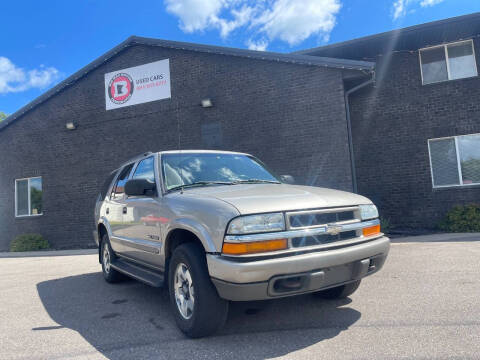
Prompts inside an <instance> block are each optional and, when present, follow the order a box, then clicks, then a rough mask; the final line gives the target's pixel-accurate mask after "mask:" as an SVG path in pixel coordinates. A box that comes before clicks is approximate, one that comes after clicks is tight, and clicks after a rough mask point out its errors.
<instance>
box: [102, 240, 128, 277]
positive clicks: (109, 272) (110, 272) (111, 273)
mask: <svg viewBox="0 0 480 360" xmlns="http://www.w3.org/2000/svg"><path fill="white" fill-rule="evenodd" d="M105 247H107V250H108V254H109V258H110V260H109V261H110V264H111V262H112V261H114V260H115V258H116V255H115V253H114V252H113V249H112V247H111V246H110V240H109V239H108V235H107V234H105V235H103V237H102V242H101V243H100V261H101V263H102V273H103V277H104V279H105V280H106V281H107V282H109V283H116V282H119V281H121V280H123V279H124V277H123V275H122V274H121V273H119V272H118V271H117V270H115V269H114V268H112V267H111V265H110V266H107V264H106V262H105V261H104V254H105Z"/></svg>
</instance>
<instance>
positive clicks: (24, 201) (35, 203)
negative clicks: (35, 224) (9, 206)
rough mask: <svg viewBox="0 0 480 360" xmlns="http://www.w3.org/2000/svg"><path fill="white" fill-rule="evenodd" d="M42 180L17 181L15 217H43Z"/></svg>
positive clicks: (35, 178) (39, 178)
mask: <svg viewBox="0 0 480 360" xmlns="http://www.w3.org/2000/svg"><path fill="white" fill-rule="evenodd" d="M42 197H43V191H42V178H41V177H34V178H28V179H19V180H15V215H16V216H17V217H21V216H37V215H42Z"/></svg>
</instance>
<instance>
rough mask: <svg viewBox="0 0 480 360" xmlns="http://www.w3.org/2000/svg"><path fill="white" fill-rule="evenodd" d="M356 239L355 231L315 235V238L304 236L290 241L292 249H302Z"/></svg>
mask: <svg viewBox="0 0 480 360" xmlns="http://www.w3.org/2000/svg"><path fill="white" fill-rule="evenodd" d="M355 237H357V232H356V231H345V232H341V233H340V234H338V235H330V234H324V235H316V236H304V237H298V238H293V239H292V247H294V248H298V247H304V246H315V245H323V244H330V243H333V242H336V241H340V240H348V239H353V238H355Z"/></svg>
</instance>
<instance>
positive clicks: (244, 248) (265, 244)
mask: <svg viewBox="0 0 480 360" xmlns="http://www.w3.org/2000/svg"><path fill="white" fill-rule="evenodd" d="M286 248H287V239H277V240H268V241H255V242H244V243H223V249H222V252H223V253H224V254H227V255H245V254H256V253H262V252H269V251H277V250H284V249H286Z"/></svg>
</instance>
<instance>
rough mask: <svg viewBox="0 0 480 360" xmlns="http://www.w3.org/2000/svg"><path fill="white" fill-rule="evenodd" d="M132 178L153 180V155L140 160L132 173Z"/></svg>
mask: <svg viewBox="0 0 480 360" xmlns="http://www.w3.org/2000/svg"><path fill="white" fill-rule="evenodd" d="M133 179H148V180H150V181H152V182H154V181H155V169H154V166H153V156H151V157H149V158H147V159H144V160H142V161H140V163H139V164H138V166H137V168H136V169H135V174H133Z"/></svg>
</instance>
